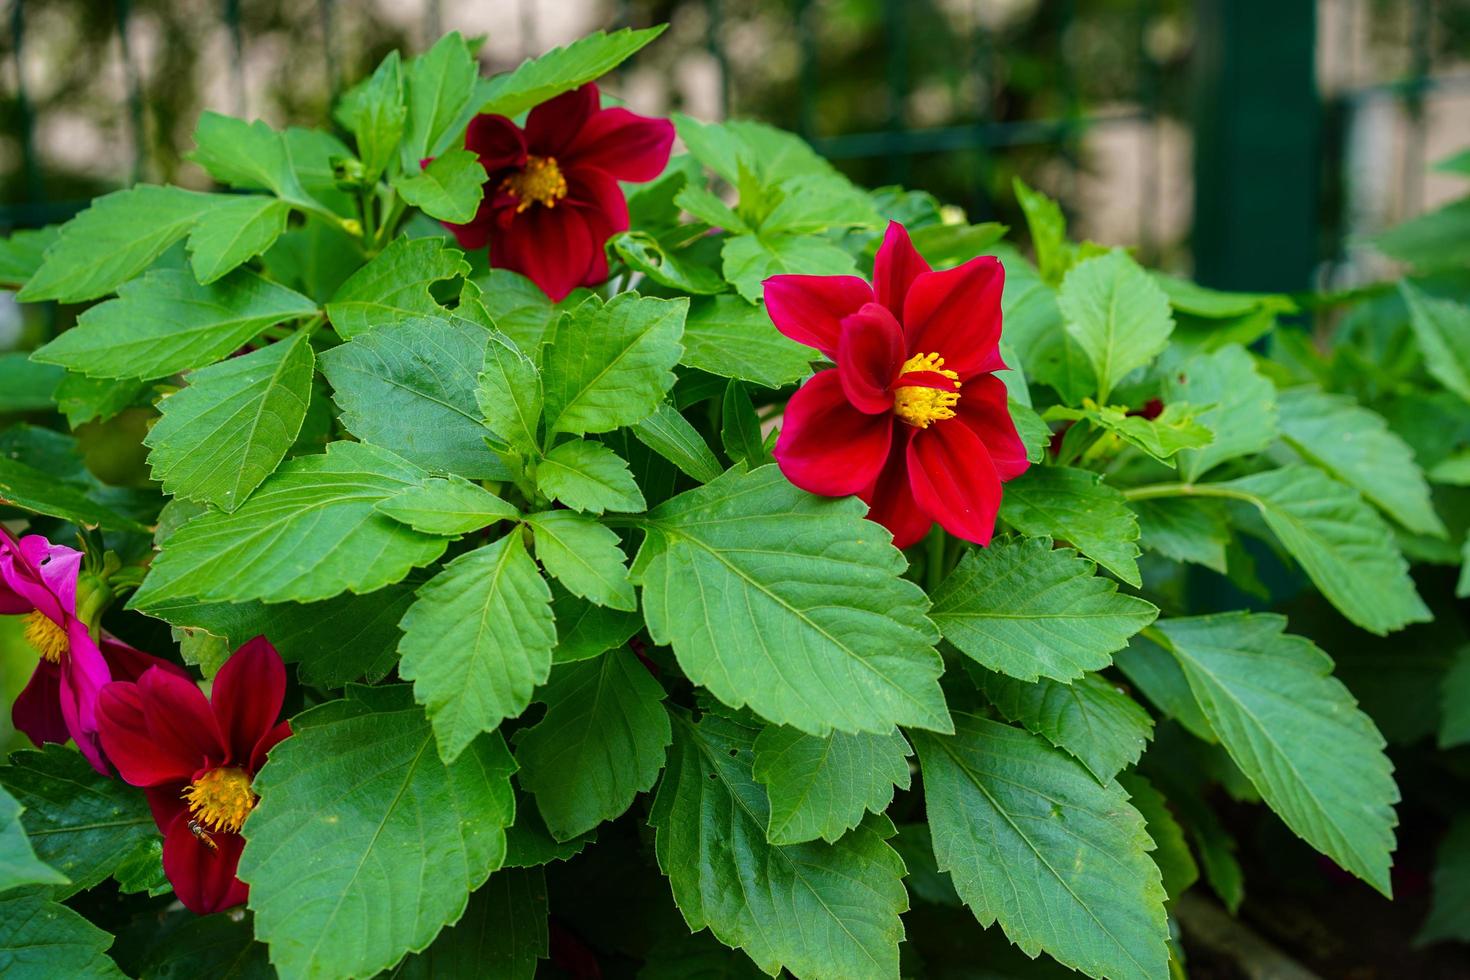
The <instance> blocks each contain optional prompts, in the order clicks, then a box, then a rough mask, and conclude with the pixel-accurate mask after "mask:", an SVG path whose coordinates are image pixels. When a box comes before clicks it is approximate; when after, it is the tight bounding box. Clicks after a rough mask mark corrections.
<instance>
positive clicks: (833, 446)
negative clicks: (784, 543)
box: [772, 370, 893, 497]
mask: <svg viewBox="0 0 1470 980" xmlns="http://www.w3.org/2000/svg"><path fill="white" fill-rule="evenodd" d="M892 438H893V419H892V416H890V415H888V414H886V413H885V414H883V415H864V414H863V413H862V412H859V411H858V410H857V409H855V408H853V407H852V405H850V404H848V401H847V396H846V395H845V394H843V391H842V381H841V379H840V377H839V373H838V371H836V370H827V371H819V372H818V373H817V375H816V376H815V377H813V378H812V379H811V380H810V381H808V382H807V383H806V384H804V385H802V386H801V388H800V389H798V390H797V392H796V394H794V395H792V396H791V401H789V402H788V403H787V404H786V415H785V418H784V419H783V420H782V422H781V435H780V436H779V437H777V439H776V448H775V449H774V451H773V452H772V455H774V456H775V457H776V462H777V463H778V464H779V465H780V467H781V472H782V473H784V474H786V479H788V480H790V481H791V482H792V483H794V484H796V485H797V486H798V487H801V488H802V489H803V490H805V491H807V492H808V493H816V494H821V495H822V496H824V497H845V496H847V495H848V494H852V493H857V492H859V491H861V490H862V489H864V488H865V487H867V486H869V485H870V484H871V483H872V482H873V481H874V480H875V479H877V478H878V471H879V470H880V469H882V468H883V461H884V460H885V459H886V458H887V457H888V443H889V440H890V439H892Z"/></svg>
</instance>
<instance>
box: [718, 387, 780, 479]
mask: <svg viewBox="0 0 1470 980" xmlns="http://www.w3.org/2000/svg"><path fill="white" fill-rule="evenodd" d="M720 442H721V443H722V444H723V445H724V447H725V455H726V456H728V457H730V459H731V460H732V461H733V462H736V463H740V464H741V465H743V466H744V467H745V468H746V469H748V470H750V469H755V468H756V467H757V466H764V465H766V464H767V463H769V462H771V454H770V452H768V451H767V449H766V439H765V436H763V435H762V434H761V422H760V417H759V416H757V415H756V414H755V405H754V404H753V403H752V402H751V400H750V394H749V393H748V392H747V391H746V390H745V386H744V385H743V384H741V383H740V382H739V381H734V380H732V381H731V382H730V383H729V384H727V385H726V386H725V395H724V397H723V398H722V399H721V405H720Z"/></svg>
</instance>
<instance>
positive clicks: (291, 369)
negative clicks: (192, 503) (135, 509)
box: [143, 331, 316, 510]
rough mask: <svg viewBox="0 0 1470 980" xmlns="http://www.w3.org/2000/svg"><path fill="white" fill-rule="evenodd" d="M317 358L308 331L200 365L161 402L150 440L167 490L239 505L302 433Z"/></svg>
mask: <svg viewBox="0 0 1470 980" xmlns="http://www.w3.org/2000/svg"><path fill="white" fill-rule="evenodd" d="M315 364H316V358H315V355H313V354H312V350H311V342H310V340H309V338H308V337H307V335H306V333H305V332H304V331H298V332H297V333H294V334H292V335H291V336H290V337H289V338H288V339H286V340H283V341H280V342H279V343H275V344H270V345H268V346H266V347H262V348H261V349H260V350H257V351H253V352H251V353H249V354H246V355H245V356H244V357H235V358H231V359H230V360H228V361H223V362H221V363H219V364H215V365H213V366H212V367H207V368H204V369H202V370H199V371H194V372H192V373H191V374H190V375H189V384H188V386H187V387H185V388H184V389H183V390H182V391H178V392H176V393H174V394H172V395H170V396H168V397H167V398H165V399H164V400H163V401H162V402H160V403H159V409H160V410H161V411H162V412H163V417H162V418H160V419H159V420H158V422H157V423H156V424H155V425H154V426H153V428H152V429H150V430H149V432H148V435H147V436H146V437H145V438H144V439H143V443H144V445H147V446H149V447H150V448H151V449H152V450H153V451H152V452H151V453H149V454H148V465H149V466H150V467H151V469H152V473H153V479H155V480H158V481H160V482H162V483H163V489H164V492H165V493H171V494H174V495H175V496H179V497H183V498H185V499H187V500H199V501H204V502H205V503H211V504H214V505H215V506H216V507H219V508H221V509H222V510H234V509H235V508H237V507H239V506H240V504H242V503H244V502H245V499H246V498H247V497H249V496H250V494H251V493H252V492H253V491H254V490H255V488H256V487H258V486H260V484H261V481H263V480H264V479H265V478H266V477H268V476H270V475H271V473H273V472H275V469H276V467H277V466H278V465H280V462H281V460H282V459H283V458H284V457H285V455H286V451H287V450H288V449H290V448H291V445H292V443H294V442H295V441H296V436H297V435H298V434H299V433H300V432H301V422H302V420H303V419H305V418H306V408H307V405H308V403H309V402H310V400H311V378H312V374H313V372H314V370H315Z"/></svg>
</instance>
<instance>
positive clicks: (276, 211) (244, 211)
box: [189, 194, 291, 284]
mask: <svg viewBox="0 0 1470 980" xmlns="http://www.w3.org/2000/svg"><path fill="white" fill-rule="evenodd" d="M290 214H291V205H289V204H287V203H286V202H285V201H282V200H281V199H279V198H275V197H263V196H260V195H256V194H251V195H246V196H241V197H230V198H227V199H226V200H224V201H222V202H221V203H219V204H216V205H215V206H214V207H212V208H210V209H209V210H208V211H205V212H204V213H203V214H201V215H200V216H199V221H198V223H197V224H195V225H194V230H193V231H192V232H190V233H189V261H190V264H191V265H192V266H193V268H194V277H195V278H196V279H198V280H199V282H201V283H206V284H207V283H211V282H214V281H215V280H216V279H219V278H220V277H221V276H223V275H225V274H226V273H228V272H231V271H233V270H234V269H236V268H238V267H239V266H241V265H243V264H244V263H245V262H248V261H249V260H250V259H252V258H254V257H255V256H257V255H260V254H261V253H262V252H264V251H266V250H267V249H269V248H270V247H271V246H272V245H274V244H275V243H276V239H277V238H280V237H281V233H282V232H284V231H285V230H286V218H287V217H289V216H290Z"/></svg>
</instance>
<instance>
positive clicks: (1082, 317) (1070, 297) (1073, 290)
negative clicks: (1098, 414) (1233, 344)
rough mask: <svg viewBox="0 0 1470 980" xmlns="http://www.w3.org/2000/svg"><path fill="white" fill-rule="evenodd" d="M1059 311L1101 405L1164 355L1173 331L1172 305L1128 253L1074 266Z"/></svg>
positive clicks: (1094, 259)
mask: <svg viewBox="0 0 1470 980" xmlns="http://www.w3.org/2000/svg"><path fill="white" fill-rule="evenodd" d="M1057 305H1058V306H1059V307H1060V308H1061V311H1062V316H1063V317H1065V318H1066V323H1067V333H1069V334H1070V335H1071V336H1072V338H1073V339H1075V340H1076V341H1077V343H1078V344H1079V345H1080V346H1081V347H1082V350H1083V351H1084V352H1085V353H1086V354H1087V358H1088V360H1089V361H1091V362H1092V367H1093V370H1094V371H1096V372H1097V383H1098V401H1100V402H1103V403H1106V402H1107V400H1108V394H1109V393H1110V392H1111V391H1112V390H1113V388H1114V387H1116V386H1117V384H1118V382H1119V381H1121V380H1123V378H1124V377H1126V376H1127V375H1128V373H1129V372H1131V371H1133V370H1134V369H1135V368H1140V367H1143V366H1144V365H1145V364H1148V363H1149V362H1150V361H1152V360H1153V359H1154V358H1155V357H1156V356H1157V355H1158V354H1159V353H1161V352H1162V351H1163V349H1164V348H1165V346H1167V345H1168V343H1169V334H1170V333H1172V332H1173V330H1174V317H1173V316H1172V315H1171V314H1170V312H1169V299H1168V297H1167V296H1165V295H1164V292H1163V290H1161V289H1159V287H1158V285H1157V284H1156V283H1155V282H1154V281H1153V280H1152V279H1151V278H1149V275H1148V273H1146V272H1144V271H1143V270H1142V269H1141V268H1139V267H1138V263H1136V262H1134V261H1133V260H1132V259H1131V258H1129V257H1128V255H1127V253H1126V252H1121V251H1115V252H1109V253H1107V254H1106V255H1099V256H1097V257H1095V258H1090V259H1088V260H1086V261H1085V262H1082V263H1080V264H1078V265H1077V266H1075V267H1074V268H1073V269H1072V270H1071V271H1070V272H1068V273H1067V277H1066V278H1065V279H1063V280H1062V288H1061V292H1060V293H1059V294H1058V296H1057Z"/></svg>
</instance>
